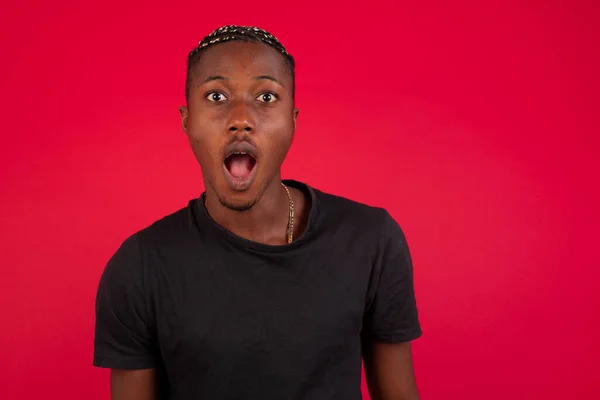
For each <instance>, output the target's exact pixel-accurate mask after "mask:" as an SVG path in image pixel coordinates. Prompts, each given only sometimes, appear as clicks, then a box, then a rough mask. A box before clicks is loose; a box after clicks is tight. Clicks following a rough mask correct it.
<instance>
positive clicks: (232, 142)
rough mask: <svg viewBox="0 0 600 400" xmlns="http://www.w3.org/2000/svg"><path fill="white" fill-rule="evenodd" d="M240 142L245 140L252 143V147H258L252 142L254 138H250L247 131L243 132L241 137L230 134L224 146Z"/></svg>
mask: <svg viewBox="0 0 600 400" xmlns="http://www.w3.org/2000/svg"><path fill="white" fill-rule="evenodd" d="M240 142H245V143H248V144H250V145H252V146H253V147H256V148H258V146H257V145H256V143H255V142H254V140H252V138H251V137H250V135H249V134H248V133H244V136H242V137H241V138H240V137H238V136H232V137H231V139H229V140H228V141H227V145H226V146H225V147H229V146H231V145H233V144H234V143H240Z"/></svg>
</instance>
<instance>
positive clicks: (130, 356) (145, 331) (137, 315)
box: [93, 235, 160, 400]
mask: <svg viewBox="0 0 600 400" xmlns="http://www.w3.org/2000/svg"><path fill="white" fill-rule="evenodd" d="M147 275H148V274H145V273H144V265H143V259H142V252H141V246H140V243H139V240H138V238H137V236H135V235H134V236H132V237H130V238H128V239H127V240H126V241H125V242H124V243H123V244H122V245H121V247H120V248H119V249H118V250H117V252H116V253H115V254H114V255H113V257H111V259H110V260H109V262H108V264H107V265H106V267H105V269H104V272H103V273H102V277H101V279H100V283H99V285H98V292H97V295H96V327H95V336H94V360H93V364H94V365H95V366H97V367H102V368H109V369H111V374H110V388H111V395H112V399H113V400H156V399H157V397H158V395H157V393H158V390H157V389H158V385H157V382H158V378H157V374H156V371H155V367H156V363H157V362H158V357H159V354H160V351H159V349H158V343H157V341H156V338H155V337H154V336H155V335H154V334H153V333H152V332H153V331H154V329H153V326H154V323H153V321H154V318H153V314H152V313H151V312H150V311H149V307H148V306H147V300H148V294H147V291H146V286H147V285H146V282H147V278H148V277H147Z"/></svg>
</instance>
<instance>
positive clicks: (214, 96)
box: [206, 92, 227, 103]
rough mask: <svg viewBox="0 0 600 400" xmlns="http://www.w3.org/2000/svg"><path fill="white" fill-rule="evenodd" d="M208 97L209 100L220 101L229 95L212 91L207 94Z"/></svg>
mask: <svg viewBox="0 0 600 400" xmlns="http://www.w3.org/2000/svg"><path fill="white" fill-rule="evenodd" d="M206 99H207V100H208V101H212V102H213V103H220V102H222V101H223V100H225V99H227V97H225V95H224V94H223V93H219V92H210V93H209V94H207V95H206Z"/></svg>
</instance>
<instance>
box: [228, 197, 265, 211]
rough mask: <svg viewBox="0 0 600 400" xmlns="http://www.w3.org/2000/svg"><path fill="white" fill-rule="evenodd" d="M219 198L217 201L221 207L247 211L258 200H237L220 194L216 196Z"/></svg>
mask: <svg viewBox="0 0 600 400" xmlns="http://www.w3.org/2000/svg"><path fill="white" fill-rule="evenodd" d="M218 199H219V203H221V205H222V206H223V207H226V208H228V209H230V210H233V211H240V212H242V211H248V210H250V209H251V208H252V207H254V205H255V204H256V202H257V201H258V200H257V199H254V200H246V201H244V200H237V201H234V200H232V199H227V198H224V197H221V196H218Z"/></svg>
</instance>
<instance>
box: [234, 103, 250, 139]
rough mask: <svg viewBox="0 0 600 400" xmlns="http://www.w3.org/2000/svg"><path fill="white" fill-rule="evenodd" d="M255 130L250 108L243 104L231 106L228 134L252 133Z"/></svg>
mask: <svg viewBox="0 0 600 400" xmlns="http://www.w3.org/2000/svg"><path fill="white" fill-rule="evenodd" d="M255 130H256V126H255V122H254V116H253V115H252V109H251V107H250V106H248V105H247V104H244V103H243V102H239V103H238V104H236V105H235V106H233V107H232V109H231V115H230V118H229V132H231V133H252V132H255Z"/></svg>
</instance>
